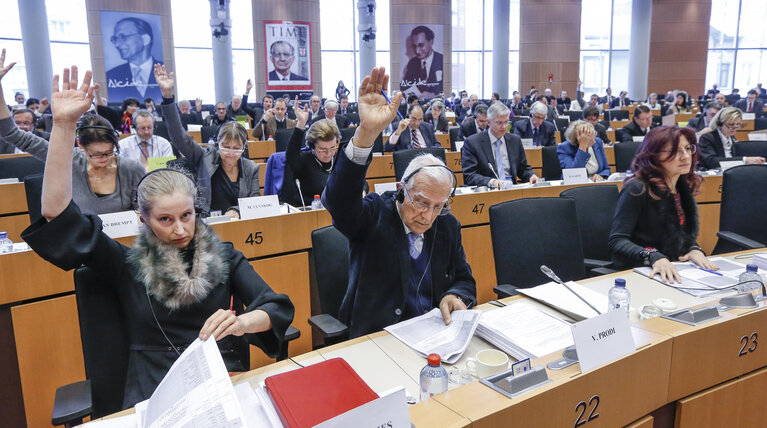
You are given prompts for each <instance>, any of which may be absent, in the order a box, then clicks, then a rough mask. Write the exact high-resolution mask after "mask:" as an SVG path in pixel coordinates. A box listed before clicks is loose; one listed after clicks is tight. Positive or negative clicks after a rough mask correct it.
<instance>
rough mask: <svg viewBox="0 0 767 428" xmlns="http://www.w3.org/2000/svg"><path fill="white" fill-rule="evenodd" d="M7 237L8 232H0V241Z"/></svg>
mask: <svg viewBox="0 0 767 428" xmlns="http://www.w3.org/2000/svg"><path fill="white" fill-rule="evenodd" d="M7 237H8V232H0V239H5V238H7Z"/></svg>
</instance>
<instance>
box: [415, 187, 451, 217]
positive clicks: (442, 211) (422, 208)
mask: <svg viewBox="0 0 767 428" xmlns="http://www.w3.org/2000/svg"><path fill="white" fill-rule="evenodd" d="M403 189H405V194H406V195H407V197H408V199H409V200H410V203H411V204H413V208H415V210H416V211H419V212H426V211H428V210H432V211H433V212H434V213H435V214H437V215H446V214H448V213H449V212H450V201H447V202H445V203H444V204H442V205H435V206H431V205H429V204H425V203H423V202H420V201H416V200H413V197H412V196H410V192H408V190H407V187H404V186H403Z"/></svg>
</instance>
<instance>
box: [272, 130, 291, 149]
mask: <svg viewBox="0 0 767 428" xmlns="http://www.w3.org/2000/svg"><path fill="white" fill-rule="evenodd" d="M292 136H293V128H285V129H278V130H277V135H275V136H274V146H275V151H277V152H284V151H285V150H287V149H288V143H289V142H290V137H292Z"/></svg>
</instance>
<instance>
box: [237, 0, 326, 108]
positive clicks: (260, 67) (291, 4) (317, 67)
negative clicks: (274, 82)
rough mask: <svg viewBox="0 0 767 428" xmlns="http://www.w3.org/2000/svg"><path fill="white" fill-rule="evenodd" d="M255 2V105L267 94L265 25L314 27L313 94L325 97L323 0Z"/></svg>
mask: <svg viewBox="0 0 767 428" xmlns="http://www.w3.org/2000/svg"><path fill="white" fill-rule="evenodd" d="M252 1H253V8H252V9H253V54H254V57H253V61H254V62H255V64H256V66H255V69H256V76H255V77H256V78H255V81H254V82H253V85H254V88H255V90H256V92H255V96H254V98H253V100H252V102H255V101H261V97H262V96H264V94H265V93H266V67H265V66H264V60H265V58H266V57H265V56H264V54H265V52H266V48H265V47H264V21H300V22H308V23H309V24H311V62H312V76H311V79H312V91H314V93H316V94H321V93H322V61H321V54H320V51H321V49H320V31H321V29H320V2H319V0H281V1H274V0H252Z"/></svg>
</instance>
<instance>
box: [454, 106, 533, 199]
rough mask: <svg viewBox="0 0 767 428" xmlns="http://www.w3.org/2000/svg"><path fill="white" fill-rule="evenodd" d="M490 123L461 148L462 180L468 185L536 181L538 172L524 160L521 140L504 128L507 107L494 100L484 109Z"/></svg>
mask: <svg viewBox="0 0 767 428" xmlns="http://www.w3.org/2000/svg"><path fill="white" fill-rule="evenodd" d="M487 116H488V118H489V119H490V127H489V128H488V130H487V131H485V132H480V133H477V134H474V135H472V136H471V137H469V138H468V139H467V140H466V141H465V142H464V144H463V148H462V149H461V165H462V166H461V168H462V170H463V179H464V182H465V183H466V184H467V185H469V186H488V187H493V188H498V189H502V188H506V187H509V186H510V185H511V184H514V183H516V182H517V178H519V180H520V181H522V182H528V181H529V182H530V183H537V182H538V176H537V175H535V173H533V169H532V168H531V167H530V165H528V163H527V156H525V149H524V148H523V147H522V141H521V140H520V138H519V137H518V136H516V135H512V134H509V133H507V132H506V129H507V128H508V126H509V108H508V107H506V106H505V105H503V104H502V103H495V104H493V105H492V106H490V108H489V109H488V110H487Z"/></svg>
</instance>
